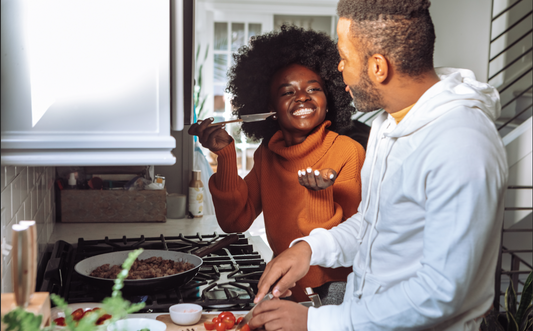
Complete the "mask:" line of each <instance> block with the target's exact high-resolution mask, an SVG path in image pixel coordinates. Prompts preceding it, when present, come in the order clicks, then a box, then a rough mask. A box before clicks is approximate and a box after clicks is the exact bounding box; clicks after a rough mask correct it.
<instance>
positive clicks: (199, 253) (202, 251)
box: [192, 234, 239, 257]
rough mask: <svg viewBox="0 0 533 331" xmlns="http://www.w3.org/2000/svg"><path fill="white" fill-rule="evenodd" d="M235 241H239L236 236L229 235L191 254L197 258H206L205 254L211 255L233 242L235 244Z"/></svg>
mask: <svg viewBox="0 0 533 331" xmlns="http://www.w3.org/2000/svg"><path fill="white" fill-rule="evenodd" d="M237 240H239V235H238V234H230V235H229V236H226V237H224V238H222V239H220V240H218V241H216V242H214V243H212V244H210V245H207V246H204V247H201V248H198V249H197V250H195V251H194V252H192V254H194V255H196V256H198V257H202V256H206V255H207V254H210V253H213V252H215V251H217V250H219V249H221V248H224V247H226V246H228V245H230V244H233V243H234V242H237Z"/></svg>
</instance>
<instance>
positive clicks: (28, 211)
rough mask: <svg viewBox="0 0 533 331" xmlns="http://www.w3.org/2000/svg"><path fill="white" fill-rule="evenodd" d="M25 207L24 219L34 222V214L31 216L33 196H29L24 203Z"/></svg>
mask: <svg viewBox="0 0 533 331" xmlns="http://www.w3.org/2000/svg"><path fill="white" fill-rule="evenodd" d="M23 205H24V219H25V220H28V221H31V220H32V214H31V196H30V195H28V197H27V198H26V200H25V201H24V202H23Z"/></svg>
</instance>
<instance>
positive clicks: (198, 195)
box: [189, 170, 204, 217]
mask: <svg viewBox="0 0 533 331" xmlns="http://www.w3.org/2000/svg"><path fill="white" fill-rule="evenodd" d="M201 176H202V173H201V171H200V170H193V171H192V178H191V181H190V183H189V212H190V213H191V214H192V216H193V217H202V216H204V184H203V183H202V179H201V178H202V177H201Z"/></svg>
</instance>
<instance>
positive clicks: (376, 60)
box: [368, 54, 389, 83]
mask: <svg viewBox="0 0 533 331" xmlns="http://www.w3.org/2000/svg"><path fill="white" fill-rule="evenodd" d="M368 71H369V76H370V77H371V78H372V80H373V81H375V82H377V83H383V82H384V81H385V80H387V78H388V76H389V63H388V62H387V59H386V58H385V57H384V56H383V55H381V54H374V55H372V56H371V57H370V58H369V59H368Z"/></svg>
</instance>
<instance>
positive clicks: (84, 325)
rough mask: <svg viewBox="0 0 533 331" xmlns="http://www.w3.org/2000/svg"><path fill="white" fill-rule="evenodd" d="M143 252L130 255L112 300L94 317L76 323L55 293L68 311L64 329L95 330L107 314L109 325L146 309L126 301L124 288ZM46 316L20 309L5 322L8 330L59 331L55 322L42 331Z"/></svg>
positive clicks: (57, 302)
mask: <svg viewBox="0 0 533 331" xmlns="http://www.w3.org/2000/svg"><path fill="white" fill-rule="evenodd" d="M142 252H143V249H142V248H139V249H137V250H134V251H132V252H130V253H129V254H128V257H127V258H126V260H125V261H124V263H123V264H122V271H121V272H120V273H119V274H118V276H117V279H115V284H114V285H113V292H112V293H111V296H110V297H107V298H105V299H104V300H103V302H102V307H101V309H99V310H97V311H95V312H94V313H91V314H86V315H84V316H83V317H82V318H81V319H80V320H79V321H77V322H75V321H74V320H73V318H72V316H71V315H70V314H71V313H72V312H71V311H70V309H69V307H68V303H67V302H66V301H65V300H64V299H63V298H61V297H60V296H58V295H56V294H51V295H50V298H51V299H52V301H53V302H54V304H55V305H56V306H57V307H58V308H59V309H61V310H63V311H64V312H65V324H66V326H65V327H64V328H63V329H62V330H65V331H66V330H70V331H95V330H97V329H99V328H100V327H101V325H96V324H95V323H96V321H97V320H98V318H100V317H101V316H102V315H104V314H109V315H111V318H110V319H109V320H107V321H108V323H112V322H114V321H117V320H119V319H122V318H124V317H126V316H127V315H128V314H131V313H134V312H137V311H139V310H141V309H142V308H144V306H145V304H144V302H141V303H135V304H132V303H130V302H129V301H127V300H125V299H124V298H122V292H121V290H122V288H123V287H124V279H126V277H128V273H129V270H130V269H131V266H132V265H133V262H134V261H135V260H136V259H137V257H138V256H139V255H140V254H141V253H142ZM42 318H43V317H42V316H35V314H33V313H31V312H28V311H25V310H24V309H22V308H20V307H17V308H16V309H14V310H12V311H10V312H9V313H7V314H6V315H5V316H4V317H3V319H2V322H4V324H5V325H6V331H52V330H57V328H56V325H55V324H54V323H52V325H51V326H48V327H44V328H42V329H41V328H40V325H41V322H42Z"/></svg>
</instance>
